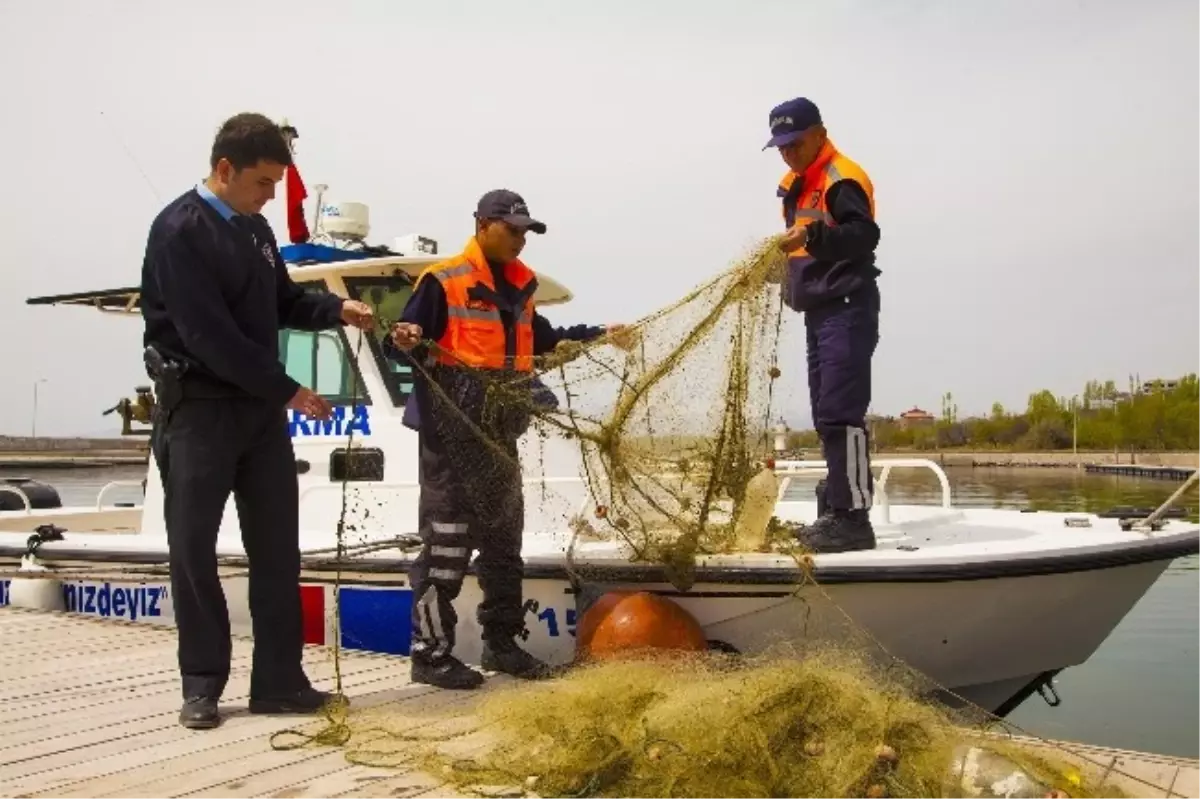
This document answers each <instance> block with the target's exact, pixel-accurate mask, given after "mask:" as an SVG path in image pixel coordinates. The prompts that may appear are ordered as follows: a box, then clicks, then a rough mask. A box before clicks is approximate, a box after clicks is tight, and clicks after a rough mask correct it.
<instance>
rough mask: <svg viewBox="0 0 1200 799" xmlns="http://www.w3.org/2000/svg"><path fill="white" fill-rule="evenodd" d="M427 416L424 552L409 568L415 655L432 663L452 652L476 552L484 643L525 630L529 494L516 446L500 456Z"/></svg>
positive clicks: (508, 444)
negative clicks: (461, 595)
mask: <svg viewBox="0 0 1200 799" xmlns="http://www.w3.org/2000/svg"><path fill="white" fill-rule="evenodd" d="M438 421H439V419H438V417H436V416H433V417H432V418H430V417H428V416H427V417H426V419H425V421H424V422H423V426H422V429H421V431H420V433H419V438H420V450H421V456H420V457H421V459H420V483H421V496H420V500H419V505H418V511H417V513H418V525H419V532H420V536H421V542H422V547H421V552H420V554H419V555H417V557H416V559H415V560H414V561H413V564H412V567H411V568H410V569H409V572H408V576H409V582H410V583H411V585H412V590H413V596H414V597H416V599H417V601H416V602H415V603H414V604H413V615H412V622H413V646H412V656H413V657H414V658H418V659H423V660H425V661H427V662H430V663H436V662H437V661H439V660H441V659H443V658H445V657H446V656H447V655H450V654H451V653H452V651H453V650H454V645H455V628H456V626H457V625H458V614H457V612H456V611H455V609H454V604H453V603H454V601H455V600H456V599H457V598H458V595H459V592H461V591H462V584H463V579H464V578H465V577H466V573H467V564H468V563H469V562H470V560H471V556H472V555H473V554H474V553H478V557H477V558H476V560H475V572H476V577H477V578H478V579H479V586H480V588H481V589H482V592H483V601H482V602H481V603H480V604H479V606H478V608H476V620H477V621H478V622H479V625H480V626H481V627H482V628H483V638H484V639H485V640H495V641H502V640H505V639H507V640H510V641H511V640H512V639H513V638H514V637H516V636H517V635H520V633H521V632H522V631H523V630H524V629H525V609H524V606H523V604H522V586H521V581H522V579H523V577H524V562H523V560H522V558H521V540H522V532H523V529H524V523H525V508H524V492H523V490H522V488H523V487H522V482H521V471H520V468H519V466H518V465H517V464H518V460H517V458H518V454H517V447H516V442H515V441H505V442H503V443H502V444H500V443H497V446H499V447H501V448H502V449H503V450H504V452H503V453H502V454H501V453H496V452H493V451H490V450H489V449H488V448H486V447H484V446H482V445H480V443H479V441H478V439H476V438H475V437H474V434H471V433H469V432H468V431H467V430H466V429H465V428H463V427H462V426H460V425H458V424H454V423H452V422H450V421H449V420H446V419H441V420H440V421H442V422H443V424H441V425H438V427H440V429H439V430H437V432H434V431H431V430H426V429H425V427H424V425H425V424H428V425H430V426H431V427H432V426H434V425H435V424H436V423H437V422H438Z"/></svg>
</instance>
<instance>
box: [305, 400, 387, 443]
mask: <svg viewBox="0 0 1200 799" xmlns="http://www.w3.org/2000/svg"><path fill="white" fill-rule="evenodd" d="M351 433H355V434H357V435H360V436H369V435H371V412H370V410H368V407H367V406H366V405H355V406H354V408H353V409H352V413H351V416H350V418H349V419H347V418H346V406H344V405H339V406H337V407H336V408H334V409H333V416H332V418H329V419H310V418H308V417H307V416H305V415H304V414H302V413H300V412H299V411H293V410H289V411H288V434H289V435H290V436H291V437H292V438H297V437H299V436H348V435H350V434H351Z"/></svg>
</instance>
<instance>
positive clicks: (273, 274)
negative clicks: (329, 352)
mask: <svg viewBox="0 0 1200 799" xmlns="http://www.w3.org/2000/svg"><path fill="white" fill-rule="evenodd" d="M141 307H142V318H143V319H144V320H145V326H146V327H145V334H144V336H143V342H144V345H145V346H151V345H153V346H154V347H155V348H156V349H157V350H158V351H159V352H160V353H162V354H163V356H164V357H166V358H170V359H174V360H178V361H182V362H184V363H186V364H187V374H185V376H184V383H185V386H186V387H188V388H189V389H191V390H192V393H193V394H194V395H195V396H251V397H257V398H259V399H262V400H265V401H267V402H270V403H272V404H276V405H279V406H280V407H282V406H283V405H285V404H286V403H287V402H288V400H290V399H291V398H292V397H293V396H294V395H295V393H296V390H297V389H298V388H299V385H300V384H299V383H297V382H296V381H295V380H293V379H292V378H290V377H288V375H287V373H286V372H285V371H284V367H283V364H282V363H280V360H279V330H280V328H281V327H290V328H296V329H299V330H325V329H328V328H331V327H335V326H337V325H338V324H341V309H342V299H341V298H340V297H338V296H337V295H334V294H327V293H321V294H314V293H310V292H306V291H304V289H302V288H301V287H300V286H298V285H296V284H295V283H294V282H293V281H292V279H291V277H290V276H289V275H288V271H287V266H286V265H285V264H284V262H283V258H282V257H281V256H280V254H279V248H278V246H277V245H276V243H275V236H274V234H273V233H272V232H271V226H270V225H269V224H268V223H267V220H266V219H265V218H264V217H263V216H261V215H259V214H255V215H254V216H235V217H234V218H233V220H226V219H225V218H224V217H222V216H221V215H220V213H218V212H217V210H216V209H215V208H213V207H212V206H211V205H209V204H208V202H206V201H205V200H204V198H203V197H201V196H200V195H199V193H197V191H196V190H195V189H191V190H189V191H187V192H185V193H184V194H183V195H181V196H180V197H179V198H177V199H176V200H174V201H173V202H172V203H171V204H170V205H168V206H167V207H166V208H164V209H163V210H162V212H161V213H159V215H158V216H157V217H156V218H155V219H154V222H153V224H151V226H150V235H149V238H148V240H147V242H146V256H145V260H144V261H143V264H142V287H141Z"/></svg>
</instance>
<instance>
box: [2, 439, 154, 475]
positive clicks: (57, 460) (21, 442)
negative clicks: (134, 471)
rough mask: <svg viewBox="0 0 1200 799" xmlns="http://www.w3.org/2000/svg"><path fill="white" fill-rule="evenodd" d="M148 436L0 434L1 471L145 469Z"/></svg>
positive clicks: (148, 443)
mask: <svg viewBox="0 0 1200 799" xmlns="http://www.w3.org/2000/svg"><path fill="white" fill-rule="evenodd" d="M149 462H150V441H149V436H140V437H133V436H129V437H114V438H84V437H82V436H77V437H70V438H66V437H55V436H38V437H36V438H35V437H33V436H4V435H0V469H83V468H95V467H103V466H145V465H147V464H148V463H149Z"/></svg>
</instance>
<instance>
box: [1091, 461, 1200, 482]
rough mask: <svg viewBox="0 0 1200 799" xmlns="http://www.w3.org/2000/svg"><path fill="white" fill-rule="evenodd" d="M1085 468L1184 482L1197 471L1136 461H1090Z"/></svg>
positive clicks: (1114, 473) (1120, 474) (1096, 471)
mask: <svg viewBox="0 0 1200 799" xmlns="http://www.w3.org/2000/svg"><path fill="white" fill-rule="evenodd" d="M1083 470H1084V471H1085V472H1087V473H1088V474H1111V475H1116V476H1119V477H1143V478H1150V479H1153V480H1173V481H1177V482H1181V483H1182V482H1183V481H1184V480H1186V479H1188V478H1189V477H1191V476H1192V474H1193V473H1194V472H1195V471H1196V470H1195V469H1189V468H1186V467H1182V466H1139V465H1138V464H1136V463H1089V464H1086V465H1084V467H1083Z"/></svg>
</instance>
